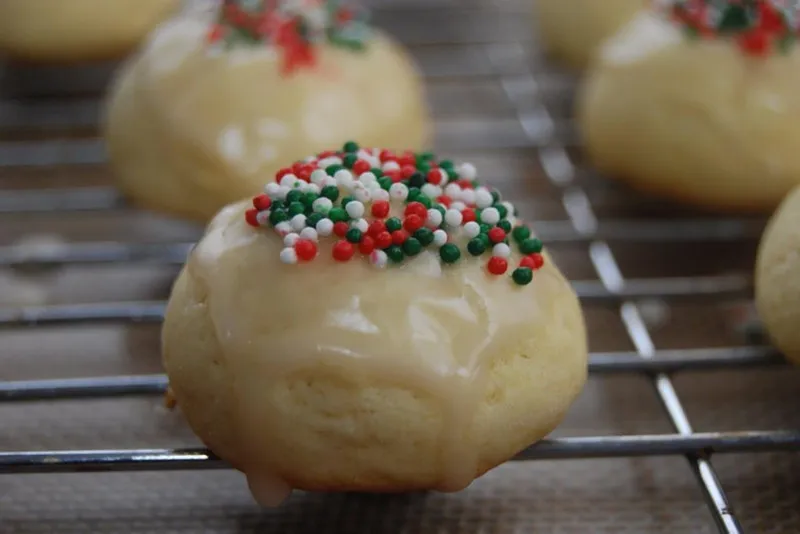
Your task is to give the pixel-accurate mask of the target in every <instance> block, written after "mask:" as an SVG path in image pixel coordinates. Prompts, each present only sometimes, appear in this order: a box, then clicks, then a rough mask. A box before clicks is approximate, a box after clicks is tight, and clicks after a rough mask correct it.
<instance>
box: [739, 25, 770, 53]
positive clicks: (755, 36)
mask: <svg viewBox="0 0 800 534" xmlns="http://www.w3.org/2000/svg"><path fill="white" fill-rule="evenodd" d="M769 45H770V37H769V34H768V33H767V32H766V31H764V30H763V29H755V30H752V31H751V32H748V33H746V34H745V35H743V36H742V37H741V38H740V40H739V46H741V48H742V50H744V51H745V52H746V53H748V54H752V55H754V56H763V55H764V54H766V53H767V52H768V51H769Z"/></svg>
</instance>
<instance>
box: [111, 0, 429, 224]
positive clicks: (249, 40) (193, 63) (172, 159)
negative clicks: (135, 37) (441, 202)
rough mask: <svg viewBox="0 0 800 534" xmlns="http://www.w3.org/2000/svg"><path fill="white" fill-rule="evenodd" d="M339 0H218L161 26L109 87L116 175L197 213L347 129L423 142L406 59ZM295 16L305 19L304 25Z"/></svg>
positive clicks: (165, 205)
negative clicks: (298, 0) (251, 7)
mask: <svg viewBox="0 0 800 534" xmlns="http://www.w3.org/2000/svg"><path fill="white" fill-rule="evenodd" d="M239 2H240V3H242V4H244V0H239ZM249 3H250V4H252V3H253V2H249ZM284 5H285V6H294V3H290V2H285V3H284ZM336 5H338V3H336V2H330V1H328V2H320V3H319V5H317V4H314V6H316V7H313V6H312V7H309V6H308V5H306V6H305V7H302V8H297V7H292V8H289V7H285V9H295V10H298V9H299V11H298V12H294V11H289V12H284V11H282V10H272V9H268V10H265V9H264V8H263V7H259V8H257V10H256V11H255V12H253V13H251V12H249V11H247V10H246V9H245V8H244V7H237V6H238V3H237V2H226V5H225V9H222V10H220V9H219V6H216V5H212V8H211V9H206V8H204V9H200V8H197V9H195V10H192V11H190V12H188V13H186V14H184V15H183V16H181V17H177V18H175V19H173V20H171V21H169V22H167V23H165V24H164V25H162V26H161V27H160V28H159V29H158V30H157V31H155V32H154V33H153V35H152V37H151V39H150V40H149V42H148V43H147V45H146V46H145V47H144V50H143V51H142V53H141V54H140V55H139V56H138V57H137V58H136V59H135V60H133V61H131V62H130V63H129V64H128V65H127V66H126V67H125V68H124V69H123V70H122V72H121V74H120V76H119V77H118V79H117V81H116V83H115V85H114V87H113V88H112V91H111V97H110V103H109V106H108V110H107V118H106V140H107V144H108V150H109V155H110V159H111V164H112V167H113V169H114V171H115V176H116V178H117V184H118V186H119V188H120V189H121V190H122V191H123V192H124V193H125V194H126V195H127V196H128V197H129V198H130V199H131V200H132V201H133V202H134V203H137V204H140V205H142V206H143V207H146V208H150V209H155V210H161V211H165V212H168V213H171V214H175V215H178V216H182V217H186V218H191V219H196V220H200V221H203V222H206V221H207V220H208V219H210V218H211V217H212V216H213V215H214V214H215V213H216V212H217V211H218V210H219V209H220V208H222V207H223V206H225V205H226V204H228V203H230V202H234V201H236V200H239V199H241V198H243V197H246V196H250V195H252V194H254V192H256V191H259V190H260V188H261V185H262V182H263V178H262V177H263V176H264V175H265V174H267V175H271V174H274V173H275V172H276V171H277V170H279V168H280V166H281V165H282V164H283V163H285V162H287V161H294V160H297V159H299V158H302V157H304V156H306V155H307V154H313V153H317V152H320V151H322V150H324V149H325V148H327V147H329V146H340V145H341V144H342V143H344V142H345V141H347V140H348V139H351V138H358V139H362V140H363V141H364V142H365V143H369V144H371V145H375V146H387V147H390V148H406V147H410V148H412V149H417V148H421V147H422V146H423V144H424V142H425V140H426V139H427V137H428V134H429V115H428V108H427V104H426V101H425V93H424V88H423V85H422V80H421V79H420V76H419V75H418V73H417V70H416V68H415V66H414V64H413V63H412V62H411V61H410V60H409V58H408V57H407V56H406V54H405V52H404V51H403V50H402V49H401V48H400V47H399V46H398V45H397V44H396V43H395V42H394V41H392V40H391V39H390V38H389V37H387V36H386V35H384V34H382V33H380V32H378V31H373V30H371V29H370V28H369V27H367V26H366V23H365V21H364V20H363V17H362V16H361V15H359V14H358V13H354V12H349V11H345V8H339V11H336V12H333V11H328V9H329V8H331V7H332V6H336ZM282 9H284V8H282ZM237 14H238V16H235V15H237ZM242 17H243V18H242ZM297 17H299V18H300V20H302V21H303V25H304V26H303V27H306V28H311V29H312V30H314V31H312V32H311V33H310V34H309V33H300V32H299V30H298V27H297V26H296V25H295V23H294V21H295V20H296V19H297ZM262 19H263V20H265V21H267V22H268V24H267V23H259V24H261V25H260V26H258V28H261V29H259V31H258V32H255V31H254V32H250V30H249V29H247V28H249V27H250V26H251V25H252V24H251V23H252V22H253V21H261V20H262ZM243 28H244V29H243ZM309 39H311V40H310V41H309ZM273 41H274V42H275V43H276V44H269V43H272V42H273Z"/></svg>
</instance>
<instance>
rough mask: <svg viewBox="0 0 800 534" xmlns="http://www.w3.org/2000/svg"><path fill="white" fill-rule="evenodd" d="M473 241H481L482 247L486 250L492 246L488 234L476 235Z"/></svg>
mask: <svg viewBox="0 0 800 534" xmlns="http://www.w3.org/2000/svg"><path fill="white" fill-rule="evenodd" d="M475 239H480V240H481V241H483V246H484V247H486V248H489V245H491V244H492V240H491V239H489V234H486V233H483V232H481V233H480V234H478V237H476V238H475Z"/></svg>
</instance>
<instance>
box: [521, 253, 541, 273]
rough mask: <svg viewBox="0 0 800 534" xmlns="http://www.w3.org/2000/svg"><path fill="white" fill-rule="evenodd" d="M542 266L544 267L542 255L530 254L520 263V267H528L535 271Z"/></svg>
mask: <svg viewBox="0 0 800 534" xmlns="http://www.w3.org/2000/svg"><path fill="white" fill-rule="evenodd" d="M542 265H544V257H543V256H542V255H541V254H530V255H528V256H525V257H524V258H522V259H521V260H520V262H519V266H520V267H527V268H528V269H533V270H536V269H541V267H542Z"/></svg>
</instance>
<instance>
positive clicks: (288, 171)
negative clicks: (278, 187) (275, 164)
mask: <svg viewBox="0 0 800 534" xmlns="http://www.w3.org/2000/svg"><path fill="white" fill-rule="evenodd" d="M287 174H292V169H289V168H283V169H281V170H279V171H278V172H276V173H275V181H276V182H280V181H281V178H283V177H284V176H286V175H287Z"/></svg>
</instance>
